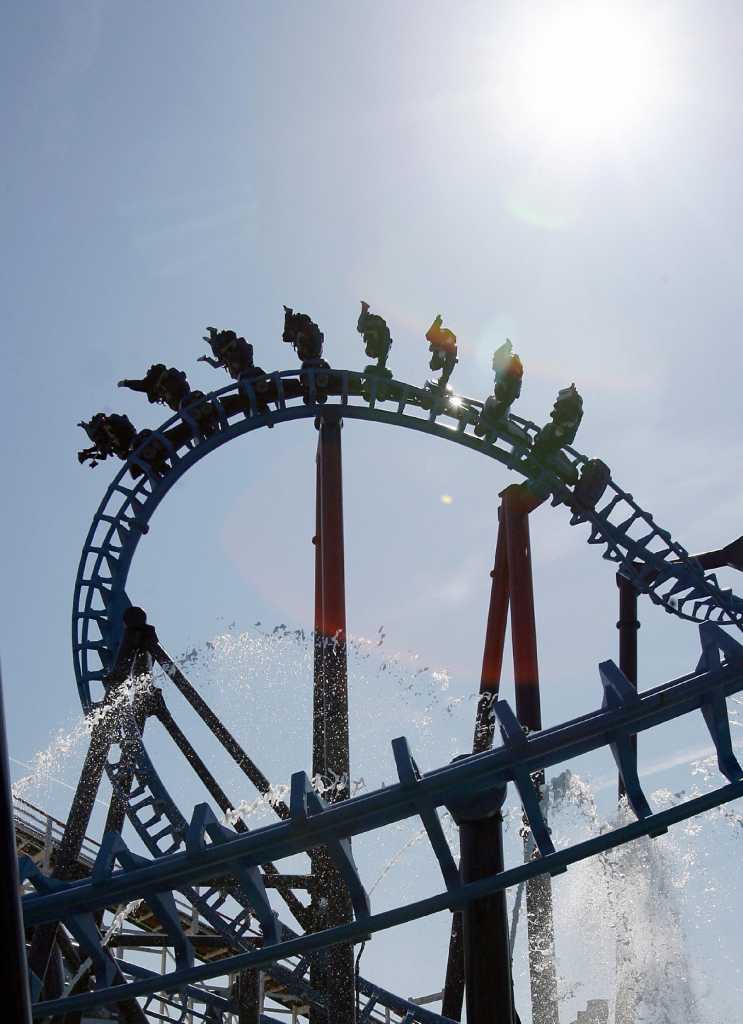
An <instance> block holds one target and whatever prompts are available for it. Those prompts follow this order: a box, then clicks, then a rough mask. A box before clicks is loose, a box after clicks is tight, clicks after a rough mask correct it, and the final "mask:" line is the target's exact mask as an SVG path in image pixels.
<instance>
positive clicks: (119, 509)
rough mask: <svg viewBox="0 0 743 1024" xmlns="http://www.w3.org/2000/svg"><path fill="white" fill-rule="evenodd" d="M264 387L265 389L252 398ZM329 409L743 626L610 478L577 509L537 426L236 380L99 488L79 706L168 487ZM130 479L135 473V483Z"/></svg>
mask: <svg viewBox="0 0 743 1024" xmlns="http://www.w3.org/2000/svg"><path fill="white" fill-rule="evenodd" d="M261 384H263V386H264V388H265V389H266V390H264V391H260V390H259V388H260V387H261ZM330 399H335V400H337V401H335V402H330ZM328 402H330V407H331V408H332V406H333V405H336V406H337V409H338V412H339V413H340V414H342V416H343V418H344V419H362V420H371V421H375V422H378V423H387V424H391V425H393V426H400V427H406V428H408V429H412V430H418V431H421V432H423V433H427V434H431V435H434V436H437V437H443V438H446V439H447V440H450V441H453V442H455V443H457V444H461V445H463V446H465V447H467V448H470V449H473V450H475V451H478V452H480V453H482V454H483V455H487V456H489V457H490V458H492V459H496V460H497V461H498V462H500V463H502V464H503V465H504V466H506V467H508V468H509V469H511V470H514V471H516V472H518V473H520V474H521V475H522V476H524V477H525V478H526V479H527V481H530V482H531V484H532V485H533V486H534V487H535V488H536V489H541V490H542V491H543V492H544V493H551V494H552V495H553V501H555V502H557V503H564V504H565V505H566V506H567V507H568V508H569V509H570V511H571V513H572V515H571V518H570V522H571V524H572V525H579V524H583V523H585V524H588V526H589V534H588V537H587V542H588V543H589V544H596V545H601V546H603V548H604V552H603V556H604V557H605V558H607V559H609V560H611V561H613V562H616V563H618V567H619V571H620V572H621V573H622V574H623V575H625V576H627V578H628V579H630V580H631V581H632V582H633V584H635V586H636V587H637V589H638V590H640V591H641V592H643V593H647V594H648V595H649V597H650V599H651V600H652V601H653V602H654V603H656V604H659V605H661V606H662V607H664V608H665V609H666V611H668V612H670V613H671V614H673V615H678V616H680V617H681V618H684V619H688V620H690V621H693V622H706V621H713V622H717V623H718V624H719V625H734V626H737V627H738V628H739V629H740V628H743V600H741V599H740V598H738V597H736V596H734V595H733V594H732V593H731V592H730V591H728V590H725V589H723V588H721V587H720V586H719V584H718V582H717V579H716V577H715V576H714V574H705V573H704V571H703V570H702V569H701V567H700V566H699V564H698V563H697V562H695V560H694V559H693V558H692V557H691V556H690V555H689V552H688V551H686V549H685V548H683V547H682V546H681V545H680V544H679V543H678V542H677V541H675V540H673V538H672V537H671V535H670V533H668V531H666V530H664V529H663V528H662V527H660V526H659V525H657V524H656V523H655V521H654V519H653V517H652V516H651V515H650V513H648V512H646V511H644V510H643V509H642V508H641V507H640V506H639V505H638V504H637V502H635V500H634V498H633V497H632V495H631V494H629V493H628V492H627V491H624V490H622V489H621V488H620V487H619V486H618V485H617V484H616V483H615V482H614V481H610V482H609V485H608V488H607V496H608V500H607V501H606V502H605V503H604V504H603V506H602V507H601V508H595V509H592V508H587V507H585V506H581V505H580V504H579V503H577V502H576V500H575V499H574V496H573V493H572V491H571V488H570V487H569V486H568V485H567V484H566V483H565V482H564V481H563V480H562V479H561V477H560V475H559V466H558V465H557V464H556V463H555V462H554V460H548V461H546V462H544V463H541V462H537V460H536V459H535V458H534V457H533V456H532V455H531V445H532V442H533V440H534V437H535V436H536V434H537V433H538V430H539V427H538V426H537V425H536V424H534V423H531V422H529V421H528V420H524V419H522V418H521V417H518V416H513V415H512V416H508V417H506V418H505V419H504V420H503V421H502V423H500V424H497V425H495V426H494V427H493V428H492V429H490V430H488V431H487V432H486V433H485V434H484V435H483V436H482V437H478V436H477V435H476V434H475V433H474V427H475V426H476V425H477V423H478V419H479V417H480V411H481V408H480V406H479V403H477V402H475V401H473V400H471V399H466V398H459V397H456V396H455V397H454V398H447V397H445V396H444V397H440V396H438V395H436V394H435V393H434V392H431V391H429V390H426V389H424V388H415V387H413V386H412V385H410V384H405V383H402V382H399V381H388V382H383V381H380V379H379V378H377V377H374V376H366V375H364V374H363V373H356V372H353V371H350V370H315V369H311V370H298V371H285V372H282V373H272V374H269V375H267V376H266V377H265V378H263V380H262V381H261V380H260V379H259V380H258V381H247V380H245V379H241V380H240V381H239V382H238V383H237V384H232V385H229V386H228V387H226V388H223V389H221V390H220V391H215V392H213V393H212V394H210V395H208V396H207V397H206V398H205V399H204V400H203V402H202V403H200V404H201V405H208V406H209V407H211V408H212V409H213V410H214V415H215V421H216V423H217V424H218V426H217V428H216V430H214V432H213V433H211V434H209V435H208V436H205V435H204V434H202V433H201V432H200V431H199V427H198V424H197V420H196V418H195V414H196V410H197V409H198V408H199V406H192V407H191V409H190V410H184V411H182V412H179V413H176V414H175V415H174V416H172V417H171V418H170V419H169V420H167V421H166V422H165V423H164V424H163V425H162V426H161V427H160V428H159V429H158V430H155V431H153V433H152V434H151V435H150V437H149V438H148V440H147V442H145V443H144V444H143V445H141V446H140V448H139V449H138V450H137V451H136V452H134V454H133V455H131V456H130V457H129V459H128V461H127V464H126V465H125V466H124V467H123V468H122V469H121V471H120V472H119V473H118V474H117V476H116V478H115V479H114V481H113V482H112V483H111V485H110V486H109V488H108V490H107V491H106V494H105V496H104V498H103V501H102V502H101V505H100V507H99V509H98V511H97V513H96V515H95V518H94V519H93V523H92V525H91V528H90V531H89V533H88V537H87V540H86V542H85V546H84V548H83V553H82V558H81V561H80V566H79V569H78V575H77V579H76V583H75V597H74V611H73V651H74V659H75V674H76V678H77V683H78V687H79V690H80V697H81V700H82V703H83V707H84V708H85V709H86V710H88V709H89V708H90V706H91V704H92V703H93V702H94V695H93V693H92V689H91V684H93V685H95V684H99V688H100V689H101V690H102V679H103V677H104V675H105V673H106V671H107V670H108V668H109V667H110V662H111V659H112V657H113V653H114V652H115V651H116V648H117V645H118V640H119V635H118V630H119V629H120V617H121V612H122V611H123V609H124V608H125V607H126V606H127V604H128V599H127V597H126V593H125V587H126V578H127V575H128V572H129V567H130V565H131V562H132V558H133V557H134V553H135V551H136V548H137V545H138V543H139V541H140V539H141V537H142V536H143V534H145V533H147V531H148V530H149V522H150V519H151V517H152V515H153V513H154V512H155V510H156V508H157V507H158V505H159V504H160V502H161V501H162V500H163V498H164V497H165V495H166V494H167V493H168V491H169V490H170V488H171V487H172V486H173V484H174V483H175V482H176V481H177V480H179V479H180V477H181V476H183V474H184V473H185V472H186V470H188V469H189V468H190V467H191V466H192V465H194V464H195V463H196V462H198V461H199V460H200V459H201V458H203V457H204V456H205V455H207V454H208V453H209V452H211V451H213V450H214V449H215V448H218V447H220V446H221V445H222V444H225V443H226V442H227V441H231V440H233V439H234V438H236V437H238V436H240V435H241V434H246V433H248V432H250V431H252V430H256V429H259V428H261V427H273V426H275V425H277V424H279V423H284V422H286V421H289V420H296V419H306V418H315V417H316V416H318V415H320V414H321V413H323V412H325V413H326V414H327V411H328V408H329V406H328ZM271 406H273V408H271ZM384 406H393V407H394V408H385V407H384ZM514 428H515V429H514ZM156 442H157V443H159V444H160V445H162V450H163V452H164V453H165V454H166V458H165V460H164V462H163V465H162V467H161V468H160V469H158V470H156V469H153V468H152V466H151V465H150V463H149V462H147V461H146V460H145V459H144V457H143V450H144V449H146V447H147V445H152V444H153V443H156ZM564 455H565V456H566V457H567V459H568V461H569V463H570V465H571V466H573V467H574V468H576V469H580V467H581V466H582V465H584V464H585V463H586V462H587V461H588V459H587V457H586V456H584V455H581V454H580V453H579V452H577V451H575V450H574V449H572V448H565V449H564ZM132 471H133V472H134V473H136V474H138V475H137V477H136V478H135V479H132ZM96 696H98V695H96Z"/></svg>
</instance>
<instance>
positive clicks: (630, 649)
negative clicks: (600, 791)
mask: <svg viewBox="0 0 743 1024" xmlns="http://www.w3.org/2000/svg"><path fill="white" fill-rule="evenodd" d="M617 586H618V587H619V619H618V621H617V629H618V630H619V668H620V669H621V670H622V672H624V674H625V675H626V677H627V679H629V681H630V682H631V683H632V684H633V685H634V687H635V689H637V632H638V630H639V628H640V621H639V619H638V618H637V590H636V589H635V587H634V586H633V584H632V583H630V581H629V580H628V579H627V578H626V577H625V576H622V575H621V574H620V573H617ZM630 743H631V744H632V747H633V749H634V750H637V736H636V735H634V736H632V737H631V738H630ZM625 795H626V794H625V789H624V783H623V782H622V780H621V778H620V779H619V799H620V800H621V799H622V798H623V797H624V796H625Z"/></svg>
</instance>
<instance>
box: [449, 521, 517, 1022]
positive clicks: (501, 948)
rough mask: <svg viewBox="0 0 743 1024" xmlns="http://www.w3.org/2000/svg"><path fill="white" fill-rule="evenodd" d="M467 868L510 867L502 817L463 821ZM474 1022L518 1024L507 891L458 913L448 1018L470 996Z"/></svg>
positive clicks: (498, 570) (488, 672)
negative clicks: (515, 1022) (505, 855)
mask: <svg viewBox="0 0 743 1024" xmlns="http://www.w3.org/2000/svg"><path fill="white" fill-rule="evenodd" d="M500 518H501V524H500V526H499V529H498V540H497V542H496V549H495V564H494V566H493V571H492V572H491V574H490V575H491V578H492V583H491V588H490V606H489V609H488V620H487V626H486V630H485V649H484V652H483V659H482V673H481V678H480V700H479V702H478V706H477V717H476V721H475V734H474V738H473V743H472V749H473V753H476V754H477V753H481V752H482V751H485V750H489V749H490V747H491V746H492V744H493V734H494V728H495V721H494V716H493V702H494V700H495V698H496V697H497V694H498V689H499V687H500V678H501V670H502V667H503V651H504V647H505V639H506V624H507V621H508V603H509V592H508V558H507V547H506V534H505V526H504V524H503V522H502V516H500ZM459 843H460V855H461V858H460V871H461V875H462V880H463V881H465V882H470V881H475V880H477V879H478V878H483V877H485V876H487V875H491V874H494V873H496V872H499V871H502V870H503V818H502V815H501V814H500V812H499V813H497V814H496V815H494V816H493V817H491V818H487V819H483V820H480V821H460V823H459ZM464 994H466V998H467V1020H468V1022H471V1024H512V1022H513V1019H514V1017H513V981H512V977H511V950H510V945H509V939H508V910H507V906H506V894H505V892H499V893H496V894H495V895H494V896H489V897H487V898H486V899H482V900H477V901H476V902H474V903H471V904H469V905H468V906H467V907H466V908H465V909H464V910H463V911H461V912H459V913H458V914H456V915H455V917H454V919H453V922H452V934H451V940H450V945H449V961H448V964H447V975H446V983H445V986H444V1002H443V1006H442V1013H443V1014H444V1016H447V1017H451V1018H452V1019H453V1020H461V1015H462V1002H463V995H464Z"/></svg>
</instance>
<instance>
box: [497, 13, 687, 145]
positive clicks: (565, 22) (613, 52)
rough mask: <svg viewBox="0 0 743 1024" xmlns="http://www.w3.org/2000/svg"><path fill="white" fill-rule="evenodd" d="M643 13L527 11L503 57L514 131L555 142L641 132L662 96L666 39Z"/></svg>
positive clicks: (654, 19)
mask: <svg viewBox="0 0 743 1024" xmlns="http://www.w3.org/2000/svg"><path fill="white" fill-rule="evenodd" d="M650 12H651V9H649V8H643V7H635V6H634V5H630V4H627V5H625V4H619V3H617V4H611V5H608V6H605V5H603V4H601V3H590V4H583V3H581V4H571V5H561V4H555V5H554V6H548V7H547V8H546V9H545V10H544V13H543V14H534V13H532V14H531V15H530V16H529V17H528V19H527V20H526V21H524V22H523V23H522V24H521V25H520V27H519V28H520V30H519V31H518V33H517V34H518V37H519V38H518V39H517V40H515V46H514V48H513V49H512V50H511V51H510V54H509V59H508V60H507V62H506V63H507V65H508V73H507V81H506V83H505V87H506V90H507V92H508V93H510V95H511V96H512V97H513V99H514V102H513V105H512V107H511V112H512V114H513V116H514V118H517V119H518V120H519V122H520V126H521V128H522V129H525V130H529V129H531V130H532V131H534V132H536V133H538V134H539V136H540V137H541V138H542V139H544V140H545V141H547V140H550V141H553V142H556V143H561V144H565V143H567V144H575V143H580V142H587V143H592V142H595V141H598V140H603V139H607V140H608V139H613V140H615V141H616V142H619V143H621V142H622V141H625V140H626V138H627V137H628V136H629V135H630V134H631V133H632V131H633V130H635V129H640V130H641V128H642V124H643V122H644V121H645V119H646V118H647V117H648V115H650V114H652V113H653V111H657V109H658V108H659V106H660V104H661V101H662V100H663V99H664V97H665V95H666V94H667V80H666V79H667V52H666V51H667V45H666V39H667V36H666V33H665V32H664V30H663V26H662V25H661V24H660V22H659V20H658V18H657V17H655V16H654V15H653V14H652V13H650ZM503 70H505V68H504V69H503Z"/></svg>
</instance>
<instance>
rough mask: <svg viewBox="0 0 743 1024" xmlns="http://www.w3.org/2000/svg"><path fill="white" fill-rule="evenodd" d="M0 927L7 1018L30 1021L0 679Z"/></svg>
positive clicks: (1, 979)
mask: <svg viewBox="0 0 743 1024" xmlns="http://www.w3.org/2000/svg"><path fill="white" fill-rule="evenodd" d="M0 772H1V773H2V780H0V804H1V805H2V806H1V807H0V822H2V827H1V828H0V844H1V845H0V858H1V859H2V871H0V885H2V896H0V926H1V927H2V935H3V955H2V956H1V957H0V986H2V992H3V1006H4V1007H5V1012H6V1014H7V1019H8V1020H12V1021H17V1022H18V1024H31V996H30V993H29V989H28V966H27V964H26V941H25V935H24V931H23V916H22V914H21V886H20V881H19V878H18V854H17V853H16V848H15V821H14V818H13V796H12V793H11V788H10V762H9V758H8V739H7V733H6V730H5V706H4V703H3V693H2V679H0Z"/></svg>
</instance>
